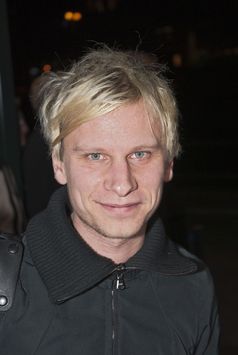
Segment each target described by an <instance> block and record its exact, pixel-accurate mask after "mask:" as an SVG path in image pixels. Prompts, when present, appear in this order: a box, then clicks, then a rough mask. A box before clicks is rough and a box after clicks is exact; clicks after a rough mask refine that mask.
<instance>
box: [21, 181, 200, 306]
mask: <svg viewBox="0 0 238 355" xmlns="http://www.w3.org/2000/svg"><path fill="white" fill-rule="evenodd" d="M69 213H70V204H69V201H68V194H67V188H66V187H62V188H60V189H58V190H57V191H56V192H55V193H54V194H53V195H52V198H51V200H50V202H49V205H48V207H47V209H46V210H45V211H43V212H41V213H40V214H38V215H36V216H35V217H33V218H32V219H31V221H30V222H29V224H28V226H27V229H26V233H25V236H26V240H27V244H28V246H29V251H30V255H31V258H32V261H33V263H34V264H35V266H36V268H37V269H38V271H39V273H40V276H41V278H42V280H43V282H44V283H45V285H46V287H47V289H48V292H49V295H50V298H51V299H52V301H53V302H56V303H60V302H63V301H65V300H67V299H69V298H72V297H73V296H76V295H77V294H80V293H82V292H84V291H86V290H87V289H90V288H91V287H93V286H95V285H96V284H97V283H99V282H100V281H102V280H103V279H105V278H106V277H108V276H109V275H111V274H112V273H113V272H114V271H115V270H116V267H117V265H116V264H115V263H114V262H113V261H112V260H110V259H108V258H105V257H103V256H101V255H98V254H97V253H96V252H94V251H93V250H92V249H91V248H90V247H89V246H88V245H87V244H86V243H85V242H84V240H83V239H82V238H81V237H80V236H79V234H78V233H77V232H76V230H75V229H74V227H73V225H72V224H71V222H70V218H69ZM126 266H128V267H130V268H131V267H133V268H136V269H140V270H148V271H157V272H159V273H162V274H165V275H183V274H189V273H193V272H195V271H197V268H198V267H197V264H196V262H195V261H194V260H192V259H190V258H187V257H184V256H183V255H181V254H180V253H179V251H178V249H177V246H176V245H175V244H174V243H173V242H171V241H169V240H168V239H167V238H166V236H165V232H164V228H163V225H162V223H161V221H160V220H158V219H157V220H153V219H152V220H151V221H150V224H149V226H148V230H147V233H146V238H145V242H144V245H143V247H142V248H141V250H139V252H137V253H136V254H135V255H134V256H133V257H132V258H130V259H129V260H128V262H127V263H126Z"/></svg>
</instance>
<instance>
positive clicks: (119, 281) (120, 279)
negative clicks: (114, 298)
mask: <svg viewBox="0 0 238 355" xmlns="http://www.w3.org/2000/svg"><path fill="white" fill-rule="evenodd" d="M125 269H126V268H125V266H124V265H119V266H118V267H117V274H116V280H114V289H116V290H124V289H125V288H126V284H125V280H124V270H125Z"/></svg>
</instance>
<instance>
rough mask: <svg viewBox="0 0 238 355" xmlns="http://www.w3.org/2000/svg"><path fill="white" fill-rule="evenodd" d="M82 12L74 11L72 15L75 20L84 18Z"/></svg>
mask: <svg viewBox="0 0 238 355" xmlns="http://www.w3.org/2000/svg"><path fill="white" fill-rule="evenodd" d="M82 17H83V16H82V14H81V12H74V13H73V16H72V20H73V21H80V20H81V19H82Z"/></svg>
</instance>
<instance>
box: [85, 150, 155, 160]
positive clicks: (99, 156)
mask: <svg viewBox="0 0 238 355" xmlns="http://www.w3.org/2000/svg"><path fill="white" fill-rule="evenodd" d="M137 154H143V156H142V157H137V156H136V155H137ZM149 155H150V152H146V151H143V150H142V151H136V152H134V153H132V154H130V155H129V157H130V158H132V159H135V160H144V159H146V158H148V157H149ZM87 157H88V159H89V160H92V161H99V160H103V159H104V158H103V155H102V154H101V153H98V152H94V153H90V154H88V155H87ZM94 158H96V159H94Z"/></svg>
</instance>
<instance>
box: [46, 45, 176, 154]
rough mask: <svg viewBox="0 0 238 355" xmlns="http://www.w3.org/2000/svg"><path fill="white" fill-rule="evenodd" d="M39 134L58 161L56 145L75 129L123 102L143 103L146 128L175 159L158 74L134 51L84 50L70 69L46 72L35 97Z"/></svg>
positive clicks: (172, 106)
mask: <svg viewBox="0 0 238 355" xmlns="http://www.w3.org/2000/svg"><path fill="white" fill-rule="evenodd" d="M39 95H41V97H43V99H42V100H41V102H42V104H41V107H40V110H39V118H40V121H41V125H42V129H43V134H44V137H45V139H46V141H47V142H48V144H49V148H50V152H51V153H52V152H54V154H56V156H57V157H59V158H61V143H62V141H63V139H64V138H65V137H66V136H67V135H68V134H69V133H70V132H72V131H73V130H74V129H75V128H76V127H78V126H79V125H81V124H82V123H84V122H87V121H89V120H91V119H93V118H96V117H97V116H100V115H103V114H106V113H108V112H111V111H112V110H114V109H116V108H118V107H120V106H122V105H125V104H129V103H135V102H138V101H139V100H143V102H144V105H145V107H146V109H147V112H148V115H149V119H150V122H151V127H159V131H160V138H159V139H160V141H161V143H162V145H163V147H164V150H165V152H166V156H167V159H168V160H169V161H171V160H172V159H173V158H174V157H176V156H177V155H178V154H179V151H180V145H179V139H178V110H177V105H176V101H175V98H174V95H173V93H172V91H171V89H170V87H169V84H168V82H167V80H166V79H165V78H164V77H163V71H162V70H161V68H160V67H159V66H158V64H155V62H154V61H150V60H148V57H147V56H146V55H143V54H141V53H138V52H135V53H134V52H131V51H130V52H129V51H121V50H115V49H110V48H105V47H104V48H98V49H91V50H89V51H88V52H87V53H86V54H85V55H84V56H82V58H81V59H80V60H79V61H78V62H75V63H73V64H71V66H70V68H68V69H67V70H65V71H60V72H56V73H54V72H50V73H48V78H47V80H46V81H45V85H44V86H43V88H42V89H41V92H40V93H39Z"/></svg>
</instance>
